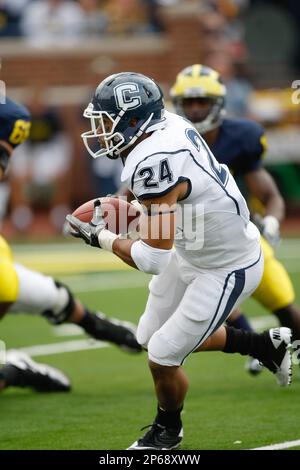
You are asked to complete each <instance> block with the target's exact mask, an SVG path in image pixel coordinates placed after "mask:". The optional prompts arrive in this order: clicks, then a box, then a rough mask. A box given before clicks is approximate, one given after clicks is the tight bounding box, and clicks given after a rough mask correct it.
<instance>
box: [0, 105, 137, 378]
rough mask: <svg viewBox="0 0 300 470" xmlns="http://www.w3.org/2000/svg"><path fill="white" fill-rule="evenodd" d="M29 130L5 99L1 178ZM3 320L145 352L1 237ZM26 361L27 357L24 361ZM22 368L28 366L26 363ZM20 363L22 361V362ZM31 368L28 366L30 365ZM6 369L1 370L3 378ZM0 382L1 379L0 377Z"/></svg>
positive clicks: (0, 123)
mask: <svg viewBox="0 0 300 470" xmlns="http://www.w3.org/2000/svg"><path fill="white" fill-rule="evenodd" d="M29 131H30V114H29V112H28V110H27V109H26V108H25V107H24V106H21V105H20V104H17V103H15V102H14V101H12V100H11V99H9V98H6V102H5V104H0V176H1V177H2V178H4V176H5V173H6V171H7V168H8V164H9V160H10V158H11V156H12V153H13V149H14V148H15V147H17V146H18V145H19V144H21V143H22V142H24V141H25V140H26V139H27V137H28V135H29ZM0 261H1V262H0V318H1V317H3V316H4V315H5V314H6V313H8V312H14V311H19V312H25V313H37V314H41V315H42V316H43V317H45V318H47V319H48V320H49V321H50V322H51V323H53V324H56V325H58V324H61V323H63V322H72V323H75V324H77V325H79V326H81V327H82V328H83V329H84V331H85V332H86V333H87V334H89V335H90V336H92V337H93V338H96V339H98V340H103V341H109V342H111V343H113V344H116V345H117V346H119V347H121V348H122V349H124V350H126V351H130V352H140V351H141V350H142V349H141V347H140V345H139V344H138V343H137V341H136V337H135V328H134V325H132V324H131V323H129V322H123V321H119V320H114V319H110V318H107V317H106V316H105V315H104V314H103V313H96V314H95V313H93V312H91V311H89V309H88V308H87V307H86V306H84V305H83V304H82V303H81V302H80V301H79V300H78V299H76V298H74V296H73V294H72V292H71V291H70V289H69V288H68V287H67V286H65V285H63V284H62V283H60V282H59V281H56V280H54V279H53V278H52V277H50V276H45V275H43V274H41V273H38V272H35V271H32V270H30V269H28V268H26V267H25V266H22V265H20V264H18V263H15V262H14V260H13V256H12V252H11V250H10V248H9V246H8V244H7V243H6V241H5V239H4V238H3V237H0ZM23 359H24V358H23ZM23 359H22V361H23V365H24V364H26V363H27V364H28V361H27V362H26V361H25V360H23ZM19 362H20V361H19ZM28 367H29V366H28ZM4 372H5V370H3V369H2V376H3V373H4ZM0 380H1V376H0Z"/></svg>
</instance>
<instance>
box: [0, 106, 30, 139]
mask: <svg viewBox="0 0 300 470" xmlns="http://www.w3.org/2000/svg"><path fill="white" fill-rule="evenodd" d="M30 125H31V122H30V113H29V111H28V110H27V109H26V108H25V106H22V105H21V104H18V103H15V102H14V101H12V100H11V99H10V98H6V102H5V103H1V104H0V141H1V140H2V141H4V142H6V143H8V144H9V145H11V146H12V147H13V148H15V147H17V146H18V145H19V144H21V143H22V142H24V141H25V140H26V139H27V138H28V136H29V131H30Z"/></svg>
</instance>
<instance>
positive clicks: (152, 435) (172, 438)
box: [127, 422, 183, 450]
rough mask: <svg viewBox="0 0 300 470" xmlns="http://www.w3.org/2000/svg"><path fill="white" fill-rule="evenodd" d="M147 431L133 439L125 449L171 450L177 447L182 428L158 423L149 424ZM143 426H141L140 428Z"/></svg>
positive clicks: (181, 436)
mask: <svg viewBox="0 0 300 470" xmlns="http://www.w3.org/2000/svg"><path fill="white" fill-rule="evenodd" d="M148 427H150V429H149V431H147V432H146V434H144V436H142V437H141V438H140V439H138V440H137V441H135V442H134V443H133V444H132V445H131V446H130V447H128V449H127V450H147V449H148V450H171V449H178V447H179V445H180V442H181V440H182V438H183V428H182V427H181V428H179V429H178V428H169V427H166V426H161V425H160V424H158V423H155V422H154V423H153V424H150V426H146V428H148ZM143 429H145V428H142V430H143Z"/></svg>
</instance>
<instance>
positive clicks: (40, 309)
mask: <svg viewBox="0 0 300 470" xmlns="http://www.w3.org/2000/svg"><path fill="white" fill-rule="evenodd" d="M14 267H15V270H16V273H17V276H18V281H19V292H18V298H17V301H16V302H15V304H14V305H13V306H12V308H11V309H10V310H11V311H12V312H24V313H35V314H42V315H44V316H45V317H46V318H47V319H48V320H49V321H50V322H51V323H54V324H60V323H62V322H64V321H66V320H67V319H68V318H69V316H70V315H71V313H72V311H73V309H74V298H73V295H72V293H71V292H70V290H69V289H68V287H67V286H65V285H63V284H62V283H60V282H57V281H55V280H54V279H53V278H52V277H50V276H45V275H44V274H41V273H39V272H37V271H32V270H30V269H28V268H26V267H25V266H22V265H20V264H18V263H14Z"/></svg>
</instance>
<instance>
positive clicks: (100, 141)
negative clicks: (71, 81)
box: [81, 103, 154, 159]
mask: <svg viewBox="0 0 300 470" xmlns="http://www.w3.org/2000/svg"><path fill="white" fill-rule="evenodd" d="M125 114H126V109H124V108H123V109H121V111H120V112H119V113H118V115H117V116H116V117H115V118H113V117H112V115H111V114H109V113H108V112H107V111H94V106H93V104H92V103H90V104H89V106H88V107H87V108H86V110H85V111H84V113H83V116H84V117H86V118H88V119H90V121H91V130H90V131H87V132H84V133H83V134H81V137H82V139H83V142H84V145H85V147H86V149H87V151H88V152H89V154H90V155H91V156H92V157H93V158H98V157H101V156H107V157H108V158H111V159H117V158H118V157H119V156H120V155H121V152H123V151H124V150H126V149H127V148H129V147H131V146H132V145H133V144H134V143H135V142H136V141H137V139H138V138H139V137H140V136H141V135H142V134H143V133H144V132H146V130H147V127H148V126H149V124H150V123H151V121H152V118H153V114H154V113H151V114H150V115H149V117H147V119H146V120H144V119H138V118H137V123H136V124H135V125H133V126H130V121H131V120H132V119H133V118H132V117H130V118H128V119H125V118H124V116H125ZM121 121H122V123H123V125H121ZM126 123H127V125H125V124H126ZM123 128H124V131H123V132H122V131H121V129H123ZM90 142H92V145H91V144H90ZM95 145H97V146H98V147H99V145H101V148H100V149H98V150H97V151H95V150H94V148H93V147H94V146H95Z"/></svg>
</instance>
